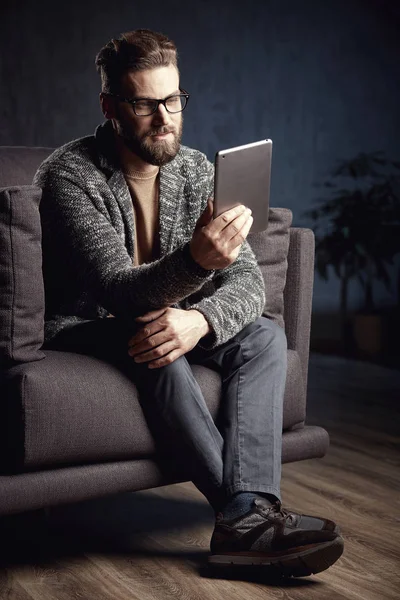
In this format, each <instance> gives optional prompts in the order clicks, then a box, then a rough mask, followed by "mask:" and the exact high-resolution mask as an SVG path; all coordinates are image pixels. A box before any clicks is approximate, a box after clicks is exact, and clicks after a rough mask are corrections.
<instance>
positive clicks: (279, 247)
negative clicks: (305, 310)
mask: <svg viewBox="0 0 400 600" xmlns="http://www.w3.org/2000/svg"><path fill="white" fill-rule="evenodd" d="M292 218H293V214H292V211H291V210H289V209H288V208H270V210H269V219H268V229H267V230H266V231H261V232H260V233H250V234H249V236H248V238H247V239H248V241H249V243H250V245H251V247H252V249H253V251H254V253H255V255H256V258H257V261H258V264H259V266H260V269H261V272H262V274H263V277H264V282H265V296H266V297H265V308H264V312H263V315H264V317H268V318H269V319H272V320H273V321H275V322H276V323H278V325H280V326H281V327H284V326H285V325H284V320H283V313H284V303H283V291H284V289H285V284H286V272H287V267H288V262H287V257H288V251H289V238H290V226H291V224H292Z"/></svg>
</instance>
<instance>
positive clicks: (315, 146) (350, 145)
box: [0, 0, 400, 311]
mask: <svg viewBox="0 0 400 600" xmlns="http://www.w3.org/2000/svg"><path fill="white" fill-rule="evenodd" d="M397 6H398V3H396V2H391V1H389V0H387V1H383V0H382V1H379V0H375V1H368V0H323V1H320V0H303V1H300V2H299V0H279V1H278V0H265V1H261V0H260V1H258V2H257V1H255V0H247V1H246V2H236V3H235V2H228V1H222V2H218V1H216V0H200V1H196V2H190V1H189V0H186V1H185V0H179V1H177V0H168V2H166V1H165V0H152V1H151V2H148V3H143V2H140V3H139V2H133V1H128V0H125V1H115V2H110V0H107V2H106V1H104V0H100V1H98V2H97V3H96V4H94V3H93V4H92V3H91V2H84V1H81V2H76V1H72V2H69V3H62V4H57V6H55V3H47V2H40V1H39V2H29V1H27V2H22V3H8V5H6V6H5V7H4V6H3V8H1V9H0V11H1V15H0V16H1V20H0V23H1V25H0V26H1V36H0V57H1V58H0V85H1V88H0V144H2V145H4V144H7V145H43V146H58V145H61V144H63V143H64V142H67V141H69V140H71V139H73V138H77V137H80V136H83V135H87V134H90V133H92V132H93V130H94V128H95V127H96V125H97V124H98V123H99V122H100V121H101V120H102V114H101V112H100V109H99V103H98V93H99V79H98V75H97V73H96V71H95V68H94V57H95V55H96V53H97V51H98V50H99V49H100V47H101V46H102V45H103V44H104V43H106V42H107V41H108V40H109V39H110V38H111V37H114V36H117V35H119V34H120V33H121V32H123V31H128V30H130V29H135V28H139V27H147V28H151V29H155V30H159V31H162V32H164V33H166V34H167V35H169V36H170V37H171V38H172V39H174V41H175V42H176V43H177V45H178V50H179V52H180V69H181V83H182V85H183V86H184V87H185V88H186V89H187V90H188V91H189V92H190V93H191V99H190V104H189V107H188V109H187V111H186V112H185V133H184V142H185V143H186V144H187V145H190V146H194V147H196V148H198V149H200V150H202V151H204V152H205V153H206V154H207V155H208V157H209V158H210V159H211V160H213V156H214V153H215V151H216V150H218V149H221V148H224V147H229V146H232V145H239V144H243V143H247V142H250V141H255V140H258V139H261V138H266V137H269V138H271V139H272V140H273V142H274V155H273V179H272V204H273V205H274V206H287V207H289V208H290V209H292V211H293V213H294V223H295V224H297V225H298V224H305V225H307V222H306V221H305V220H304V219H301V213H302V211H303V210H305V209H306V208H308V207H309V206H310V203H311V201H312V199H313V198H315V197H316V196H317V195H318V193H321V192H320V191H319V190H318V189H317V188H315V184H316V183H318V182H320V181H321V180H323V179H324V178H325V176H326V174H327V172H328V171H329V170H330V169H331V167H332V166H333V165H334V163H335V161H336V160H337V159H341V158H350V157H352V156H353V155H355V154H356V153H358V152H359V151H366V152H368V151H375V150H384V151H386V152H387V154H388V155H389V156H390V157H393V158H400V147H399V141H398V140H399V135H400V117H399V114H400V111H399V106H400V85H399V80H400V70H399V58H400V35H399V22H400V12H399V9H398V8H397ZM308 224H309V223H308ZM378 292H379V294H378V295H379V297H380V300H381V302H383V303H385V302H388V301H390V300H391V298H390V296H389V295H388V294H387V292H385V291H384V290H378ZM358 301H359V291H358V289H357V288H356V286H355V285H354V286H353V287H352V288H351V304H353V305H354V306H356V305H357V303H358ZM337 306H338V285H337V281H331V282H329V283H328V284H326V283H324V282H323V281H320V280H319V279H318V277H317V278H316V283H315V292H314V309H316V310H324V311H325V310H331V309H332V310H335V309H336V307H337Z"/></svg>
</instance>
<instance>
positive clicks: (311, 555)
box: [208, 537, 344, 577]
mask: <svg viewBox="0 0 400 600" xmlns="http://www.w3.org/2000/svg"><path fill="white" fill-rule="evenodd" d="M343 548H344V543H343V538H341V537H337V538H335V539H334V540H332V541H330V542H325V543H323V544H318V545H317V546H314V547H312V548H308V549H306V550H302V551H300V552H295V553H292V554H286V555H280V556H267V555H265V554H264V555H263V554H261V553H260V554H259V555H255V554H253V555H251V554H250V553H247V555H246V554H244V553H243V554H240V553H233V554H212V555H211V556H209V558H208V563H209V565H212V566H221V567H222V566H226V567H230V566H232V565H241V566H269V567H272V568H273V571H274V572H276V573H278V571H279V572H280V574H281V575H283V576H284V577H306V576H307V575H313V574H315V573H320V572H321V571H325V569H328V568H329V567H330V566H331V565H333V563H335V562H336V561H337V560H338V558H340V557H341V555H342V554H343Z"/></svg>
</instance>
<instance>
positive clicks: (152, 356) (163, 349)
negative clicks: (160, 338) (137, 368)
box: [134, 341, 176, 363]
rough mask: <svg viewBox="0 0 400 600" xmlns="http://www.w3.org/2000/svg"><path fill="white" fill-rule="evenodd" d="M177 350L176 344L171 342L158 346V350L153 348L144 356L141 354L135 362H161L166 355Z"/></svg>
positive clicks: (136, 357)
mask: <svg viewBox="0 0 400 600" xmlns="http://www.w3.org/2000/svg"><path fill="white" fill-rule="evenodd" d="M175 348H176V342H174V341H169V342H166V343H165V344H161V345H160V346H157V348H153V349H152V350H149V351H148V352H144V353H143V354H139V355H138V356H135V358H134V361H135V363H145V362H149V361H151V360H159V359H161V358H162V357H163V356H165V355H166V354H168V353H169V352H171V351H172V350H175Z"/></svg>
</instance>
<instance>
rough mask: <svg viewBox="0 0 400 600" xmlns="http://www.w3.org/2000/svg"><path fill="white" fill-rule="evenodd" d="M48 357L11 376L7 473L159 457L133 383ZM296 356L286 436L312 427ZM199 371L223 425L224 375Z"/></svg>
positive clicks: (107, 370)
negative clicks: (298, 427)
mask: <svg viewBox="0 0 400 600" xmlns="http://www.w3.org/2000/svg"><path fill="white" fill-rule="evenodd" d="M45 353H46V358H45V360H43V361H40V362H33V363H29V364H24V365H18V366H15V367H13V368H12V369H9V370H8V371H7V373H6V374H5V375H4V382H3V390H5V398H6V401H5V402H4V403H3V404H2V405H0V427H1V429H2V431H1V432H0V433H1V435H0V444H2V446H3V447H2V449H1V452H0V460H1V458H2V457H5V456H7V464H5V461H4V460H3V461H2V465H1V470H2V471H3V472H10V471H11V472H14V471H22V470H30V469H37V468H39V467H40V468H49V467H52V466H56V465H61V464H64V465H66V464H70V465H72V464H82V463H91V462H96V461H107V460H126V459H130V458H143V457H146V456H152V455H154V453H155V446H154V443H153V439H152V436H151V435H150V432H149V429H148V427H147V425H146V421H145V418H144V415H143V412H142V409H141V406H140V404H139V401H138V395H137V391H136V387H135V385H134V384H133V383H132V381H131V379H130V378H129V377H128V376H127V375H125V374H123V373H122V372H121V371H120V370H119V369H117V367H115V366H113V365H111V364H110V363H107V362H104V361H102V360H100V359H97V358H94V357H91V356H86V355H83V354H82V355H81V354H75V353H73V352H60V351H51V350H46V351H45ZM295 354H296V353H295V352H294V351H289V355H288V358H289V360H288V377H287V381H288V384H287V389H286V392H285V400H284V419H283V422H284V427H285V428H288V427H290V426H292V425H293V424H295V423H297V422H299V421H302V420H303V419H304V414H300V412H299V402H298V389H302V388H303V386H302V384H301V385H300V384H299V381H300V380H299V377H301V369H300V363H299V361H298V357H296V356H295ZM192 370H193V373H194V375H195V377H196V379H197V381H198V383H199V385H200V388H201V390H202V393H203V395H204V398H205V400H206V403H207V405H208V407H209V409H210V412H211V414H212V416H213V418H214V419H217V418H218V409H219V398H220V393H221V378H220V375H219V373H217V372H215V371H212V370H210V369H208V368H206V367H204V366H200V365H192ZM266 401H267V399H266ZM300 405H301V403H300ZM300 410H301V409H300Z"/></svg>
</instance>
